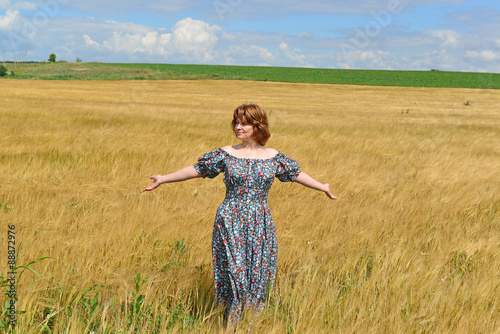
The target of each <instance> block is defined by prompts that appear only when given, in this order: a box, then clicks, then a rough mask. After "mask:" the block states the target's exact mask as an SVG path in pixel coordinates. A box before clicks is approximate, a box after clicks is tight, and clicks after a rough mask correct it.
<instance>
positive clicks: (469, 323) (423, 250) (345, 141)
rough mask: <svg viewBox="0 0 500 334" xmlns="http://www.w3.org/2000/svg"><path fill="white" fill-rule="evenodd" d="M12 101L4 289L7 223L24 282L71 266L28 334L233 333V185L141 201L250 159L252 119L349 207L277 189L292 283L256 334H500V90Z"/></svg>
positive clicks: (308, 90)
mask: <svg viewBox="0 0 500 334" xmlns="http://www.w3.org/2000/svg"><path fill="white" fill-rule="evenodd" d="M0 89H1V91H2V99H1V101H0V117H1V123H0V138H1V143H2V145H1V147H0V183H1V185H2V186H1V187H0V203H2V207H1V208H0V220H1V223H2V225H1V226H2V232H1V233H2V237H1V238H2V245H3V246H2V247H3V248H4V250H3V251H1V252H0V256H1V258H0V259H1V263H2V266H1V268H0V272H1V273H3V274H4V275H6V272H7V268H6V265H5V264H6V261H7V244H6V236H7V227H6V226H7V224H15V225H16V231H17V235H16V236H17V239H16V241H17V244H18V245H19V244H21V243H22V245H21V246H20V251H19V260H18V264H19V265H26V264H28V263H29V262H31V261H35V260H37V259H40V258H42V257H45V256H49V257H51V258H50V259H44V260H39V261H37V262H35V263H34V264H32V265H31V267H30V268H32V269H33V270H35V271H36V272H37V273H39V274H40V276H38V275H36V274H35V273H33V272H30V271H28V270H27V271H25V272H24V273H23V274H22V277H21V278H20V279H19V281H18V286H17V288H18V298H19V301H18V304H17V308H18V310H24V311H26V313H25V314H22V315H18V321H19V324H18V327H17V331H16V332H18V333H41V332H43V333H89V332H92V331H93V332H95V333H153V332H156V333H167V332H168V333H175V332H185V333H189V332H203V333H205V332H206V333H219V332H220V331H221V329H220V314H218V313H217V312H216V310H214V309H213V287H212V284H213V278H212V268H211V248H210V240H211V231H212V223H213V219H214V216H215V211H216V209H217V206H218V204H219V203H220V202H221V201H222V199H223V197H224V185H223V182H222V179H221V178H220V177H219V178H217V179H215V180H202V179H197V180H192V181H188V182H185V183H177V184H171V185H164V186H162V187H160V188H159V189H158V190H156V191H155V192H152V193H140V189H142V188H143V187H144V186H146V185H148V184H149V180H148V177H149V176H150V175H152V174H157V173H167V172H170V171H174V170H176V169H178V168H181V167H184V166H187V165H189V164H193V163H194V162H195V161H196V159H197V158H198V157H199V156H201V155H202V154H203V153H205V152H207V151H209V150H212V149H214V148H217V147H220V146H223V145H227V144H231V143H233V144H235V143H236V141H235V139H234V138H233V136H232V133H231V130H230V128H229V122H230V115H231V112H232V110H233V109H234V107H236V106H237V105H238V104H240V103H243V102H257V103H259V104H261V105H262V106H264V107H265V108H266V109H267V111H268V113H270V120H271V127H272V130H273V136H272V137H271V140H270V142H269V146H271V147H274V148H276V149H278V150H280V151H282V152H284V153H286V154H287V155H289V156H291V157H292V158H294V159H296V160H297V161H298V162H299V164H300V165H301V167H302V169H303V170H304V171H305V172H307V173H308V174H310V175H312V176H313V177H315V178H316V179H318V180H319V181H323V182H329V183H331V188H332V189H333V190H334V191H333V192H334V194H336V195H338V196H339V197H340V199H339V200H338V201H336V202H334V201H328V200H327V198H326V196H324V195H323V194H320V193H317V192H313V191H312V190H309V189H307V188H304V187H301V186H300V185H297V184H282V183H279V182H278V181H276V183H277V184H275V186H274V187H273V189H272V190H271V194H270V199H269V203H270V206H271V210H272V212H273V216H274V219H275V221H276V224H277V229H278V243H279V258H278V276H277V280H276V283H275V289H274V291H273V293H272V294H271V296H270V300H269V302H268V305H267V307H266V310H265V311H264V313H263V315H262V317H260V319H259V320H258V321H257V322H254V324H253V331H254V332H260V333H264V332H265V333H287V332H289V333H330V332H335V333H498V331H499V328H500V286H499V282H500V270H499V269H500V253H499V252H500V251H499V250H500V247H499V246H500V219H499V216H500V195H499V190H500V173H499V170H500V111H499V110H500V91H498V90H468V89H414V88H413V89H409V88H390V87H385V88H379V87H357V86H335V85H310V84H278V83H254V82H234V81H233V82H226V81H175V82H168V81H167V82H148V81H144V82H127V81H124V82H122V81H120V82H99V81H92V82H68V81H62V82H60V81H51V82H46V81H21V80H20V81H11V80H9V81H7V80H4V81H0ZM467 101H470V102H469V105H468V106H466V105H464V103H466V102H467ZM182 239H185V241H184V243H181V240H182ZM176 241H177V244H176V243H175V242H176ZM139 273H140V278H139V276H138V274H139ZM146 278H147V280H144V279H146ZM3 298H7V297H5V296H4V297H3ZM0 302H1V304H0V305H3V302H4V300H0ZM93 306H94V308H93ZM3 319H4V320H8V319H7V318H6V317H5V316H4V317H3ZM245 326H247V324H243V325H242V329H243V330H244V327H245Z"/></svg>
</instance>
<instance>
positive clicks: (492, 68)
mask: <svg viewBox="0 0 500 334" xmlns="http://www.w3.org/2000/svg"><path fill="white" fill-rule="evenodd" d="M0 48H1V50H0V51H6V52H5V57H6V60H13V58H14V57H15V58H16V59H19V58H20V57H21V56H22V55H23V54H24V52H26V53H27V58H28V60H46V59H47V58H48V55H49V54H50V53H56V55H57V59H59V60H67V61H75V60H76V58H77V57H78V58H80V59H82V60H83V61H88V62H90V61H101V62H144V63H146V62H148V63H149V62H153V63H174V64H226V65H257V66H292V67H317V68H346V69H384V70H429V69H432V68H436V69H440V70H447V71H471V72H493V73H500V2H498V1H497V0H495V1H494V0H477V1H466V0H351V1H319V0H311V1H307V2H306V1H303V0H300V1H299V0H287V1H285V0H267V1H263V0H253V1H251V0H209V1H200V0H186V1H182V2H174V1H160V2H159V1H157V0H155V1H152V0H141V1H138V0H107V1H102V0H99V1H98V0H87V1H76V0H37V1H30V0H26V1H12V0H0Z"/></svg>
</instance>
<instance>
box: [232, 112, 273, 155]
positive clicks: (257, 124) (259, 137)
mask: <svg viewBox="0 0 500 334" xmlns="http://www.w3.org/2000/svg"><path fill="white" fill-rule="evenodd" d="M238 119H239V120H240V121H242V122H244V123H246V124H249V125H252V126H253V130H254V131H253V134H252V139H253V140H255V141H256V142H257V143H259V144H260V145H262V146H264V145H266V143H267V140H268V139H269V137H271V131H270V130H269V121H268V120H267V114H266V112H265V110H264V109H262V108H261V107H260V106H258V105H256V104H242V105H240V106H239V107H237V108H236V109H234V112H233V121H232V122H231V127H232V128H233V132H234V134H235V135H236V130H235V125H236V120H238Z"/></svg>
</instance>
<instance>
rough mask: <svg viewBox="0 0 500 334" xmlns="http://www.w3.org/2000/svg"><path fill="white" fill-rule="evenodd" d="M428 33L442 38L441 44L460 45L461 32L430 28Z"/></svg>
mask: <svg viewBox="0 0 500 334" xmlns="http://www.w3.org/2000/svg"><path fill="white" fill-rule="evenodd" d="M427 35H429V36H431V37H434V38H437V39H439V40H441V46H443V47H446V46H451V47H455V46H457V45H458V40H459V38H460V34H459V33H457V32H455V31H452V30H428V31H427Z"/></svg>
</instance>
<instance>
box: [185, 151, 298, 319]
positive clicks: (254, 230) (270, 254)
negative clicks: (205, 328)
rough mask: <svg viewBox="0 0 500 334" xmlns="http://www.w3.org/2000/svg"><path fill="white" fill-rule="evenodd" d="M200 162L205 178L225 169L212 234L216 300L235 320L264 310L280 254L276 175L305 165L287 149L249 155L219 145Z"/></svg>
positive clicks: (288, 175)
mask: <svg viewBox="0 0 500 334" xmlns="http://www.w3.org/2000/svg"><path fill="white" fill-rule="evenodd" d="M194 167H195V169H196V170H197V171H198V173H199V174H200V175H201V176H203V177H204V178H205V177H208V178H214V177H216V176H217V175H218V174H219V173H224V183H225V185H226V198H225V199H224V201H223V202H222V204H221V205H220V206H219V208H218V210H217V214H216V217H215V224H214V229H213V237H212V254H213V265H214V276H215V301H216V304H217V305H222V306H224V307H225V314H224V315H225V317H224V318H225V320H226V321H227V322H228V323H230V324H231V323H232V324H235V323H237V322H238V321H239V320H240V319H241V316H242V313H243V311H244V310H245V309H253V310H255V311H257V312H260V311H261V310H262V309H263V307H264V301H265V297H266V291H267V289H269V288H270V287H271V286H272V284H273V282H274V279H275V276H276V259H277V255H278V246H277V241H276V228H275V226H274V221H273V217H272V216H271V212H270V211H269V206H268V205H267V195H268V193H269V189H270V188H271V186H272V184H273V181H274V178H275V177H277V178H278V179H279V180H280V181H282V182H293V181H294V180H295V178H296V177H297V176H298V175H299V174H300V166H299V165H298V164H297V162H296V161H295V160H293V159H291V158H289V157H288V156H286V155H284V154H283V153H281V152H279V153H278V154H277V155H276V156H274V157H273V158H269V159H246V158H237V157H234V156H232V155H230V154H229V153H227V152H226V151H224V150H223V149H221V148H219V149H217V150H214V151H211V152H208V153H206V154H205V155H203V157H201V158H199V159H198V163H197V164H195V165H194Z"/></svg>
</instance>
